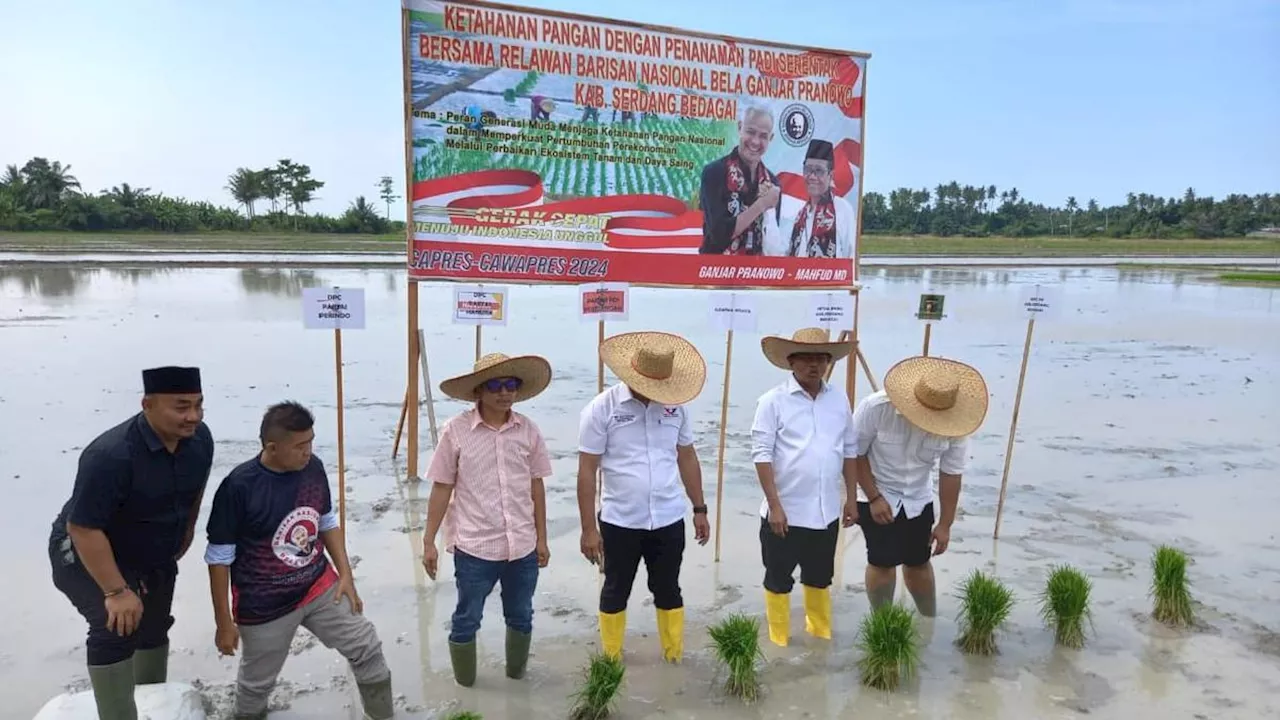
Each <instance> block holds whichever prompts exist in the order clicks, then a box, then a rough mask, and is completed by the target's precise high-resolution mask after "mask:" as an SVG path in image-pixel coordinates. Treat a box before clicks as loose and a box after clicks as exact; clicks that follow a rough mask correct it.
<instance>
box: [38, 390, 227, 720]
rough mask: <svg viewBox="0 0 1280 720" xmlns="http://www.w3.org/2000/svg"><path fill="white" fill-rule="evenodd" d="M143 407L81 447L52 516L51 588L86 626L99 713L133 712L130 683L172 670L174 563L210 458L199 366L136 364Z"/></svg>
mask: <svg viewBox="0 0 1280 720" xmlns="http://www.w3.org/2000/svg"><path fill="white" fill-rule="evenodd" d="M142 391H143V395H142V411H141V412H139V413H137V414H136V415H133V416H131V417H130V418H129V419H128V420H125V421H124V422H122V423H120V424H119V425H116V426H115V427H113V428H111V429H109V430H107V431H105V432H103V433H102V434H101V435H99V436H98V437H97V438H95V439H94V440H93V442H91V443H89V444H88V446H87V447H85V449H84V451H83V452H81V453H80V462H79V466H78V469H77V470H76V478H75V489H74V490H73V491H72V493H71V497H70V498H69V499H68V500H67V502H66V504H65V505H63V507H62V511H61V512H60V513H59V514H58V517H57V519H56V520H54V522H53V527H52V528H51V531H50V536H49V560H50V562H51V564H52V566H53V567H52V570H53V584H54V586H55V587H56V588H58V590H59V591H61V592H62V593H63V594H64V595H66V596H67V599H69V600H70V601H71V603H72V604H73V605H74V606H75V608H76V610H77V611H78V612H79V613H80V614H81V615H82V616H83V617H84V619H85V621H86V622H87V624H88V635H87V637H86V638H85V644H84V646H85V655H86V657H87V661H88V667H89V682H90V684H91V685H92V686H93V696H94V701H95V703H96V705H97V709H98V717H100V718H103V720H132V719H133V718H136V717H137V715H138V710H137V706H136V704H135V703H134V688H135V685H145V684H155V683H163V682H165V681H166V679H167V678H168V667H169V628H170V627H171V626H172V625H173V616H172V614H171V608H172V605H173V591H174V585H175V583H176V581H177V577H178V560H180V559H181V558H182V556H183V555H184V554H186V552H187V550H188V549H189V548H190V546H191V540H192V537H193V536H194V533H195V523H196V518H197V516H198V515H199V514H200V501H201V499H202V498H203V497H204V491H205V486H206V485H207V484H208V481H209V471H210V468H211V467H212V465H213V436H212V435H211V434H210V432H209V427H208V426H207V425H205V424H204V394H203V391H202V389H201V384H200V369H199V368H194V367H173V366H166V367H157V368H150V369H147V370H143V371H142Z"/></svg>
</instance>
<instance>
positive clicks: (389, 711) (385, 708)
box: [356, 675, 396, 720]
mask: <svg viewBox="0 0 1280 720" xmlns="http://www.w3.org/2000/svg"><path fill="white" fill-rule="evenodd" d="M356 687H357V688H358V689H359V690H360V703H361V704H362V705H363V706H364V717H365V720H388V718H392V717H395V714H396V711H395V708H394V707H393V706H392V701H393V699H392V696H391V676H390V675H388V676H387V679H386V680H379V681H378V682H372V683H362V684H358V685H356Z"/></svg>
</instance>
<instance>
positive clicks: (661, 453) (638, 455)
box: [578, 332, 711, 662]
mask: <svg viewBox="0 0 1280 720" xmlns="http://www.w3.org/2000/svg"><path fill="white" fill-rule="evenodd" d="M600 356H601V358H602V359H603V360H604V363H605V365H608V366H609V369H610V370H612V371H613V374H614V375H616V376H617V377H618V379H619V380H620V381H621V382H620V383H619V384H617V385H614V386H613V387H611V388H609V389H608V390H605V391H604V392H603V393H601V394H599V395H597V396H596V397H595V398H594V399H592V400H591V402H590V403H589V404H588V405H587V406H586V407H585V408H583V410H582V416H581V426H580V432H579V437H578V513H579V515H580V516H581V520H582V540H581V549H582V554H583V556H585V557H586V558H587V560H589V561H591V562H592V563H598V564H601V565H602V566H603V569H604V586H603V587H602V588H601V590H600V644H601V647H602V650H603V652H604V653H605V654H606V655H610V656H613V657H621V656H622V639H623V635H624V634H625V633H626V627H627V613H626V610H627V600H628V599H629V598H630V596H631V586H632V584H633V583H634V582H635V578H636V570H637V569H638V568H639V566H640V561H641V560H642V559H643V560H644V564H645V571H646V574H648V576H649V591H650V592H651V593H653V604H654V607H655V608H656V609H657V614H658V637H659V640H660V642H661V644H662V656H663V658H664V659H666V660H667V661H668V662H679V661H680V659H681V657H682V656H683V654H684V598H683V597H682V596H681V594H680V564H681V561H682V559H683V557H684V547H685V523H684V517H685V513H686V512H688V507H689V503H690V502H692V504H693V527H694V538H695V539H696V540H697V541H698V544H699V545H705V544H706V543H707V539H708V538H709V537H710V536H711V524H710V522H709V521H708V520H707V506H706V504H705V503H704V500H703V496H702V469H701V467H700V466H699V464H698V454H697V452H696V451H695V450H694V447H693V429H692V426H691V425H690V422H689V414H688V411H687V410H686V409H685V408H684V407H682V406H683V405H684V404H685V403H687V402H689V401H690V400H693V399H694V398H695V397H697V396H698V393H700V392H701V391H702V385H703V383H704V382H705V381H706V376H707V365H706V362H705V361H704V360H703V359H702V356H701V355H700V354H699V353H698V350H697V348H695V347H694V346H693V344H692V343H690V342H689V341H687V340H685V339H683V338H680V337H677V336H675V335H670V334H668V333H659V332H636V333H625V334H622V335H616V336H614V337H611V338H609V339H608V340H606V341H605V342H604V343H603V344H602V345H601V346H600ZM597 470H599V471H600V473H601V476H602V480H603V483H602V488H603V490H602V493H601V495H602V497H601V500H600V510H599V517H598V518H597V516H596V498H595V484H596V471H597ZM686 497H687V500H686ZM597 520H598V522H599V525H598V526H597Z"/></svg>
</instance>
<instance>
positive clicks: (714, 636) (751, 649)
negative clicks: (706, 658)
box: [707, 613, 764, 702]
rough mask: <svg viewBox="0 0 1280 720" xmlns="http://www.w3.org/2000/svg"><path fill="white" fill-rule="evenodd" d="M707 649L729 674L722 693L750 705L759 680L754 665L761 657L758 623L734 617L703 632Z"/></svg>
mask: <svg viewBox="0 0 1280 720" xmlns="http://www.w3.org/2000/svg"><path fill="white" fill-rule="evenodd" d="M707 634H709V635H710V636H711V647H712V649H713V650H714V652H715V656H716V660H718V661H719V662H720V663H721V664H722V665H724V666H725V668H726V669H727V670H728V671H729V677H728V679H727V680H725V684H724V689H725V692H727V693H729V694H730V695H735V696H737V697H739V698H742V699H743V700H745V701H746V702H754V701H755V700H756V698H758V697H759V696H760V679H759V677H757V675H756V661H757V660H760V659H762V658H763V657H764V653H763V652H761V650H760V621H759V619H757V618H754V617H748V616H746V615H743V614H741V613H734V614H733V615H730V616H729V617H727V618H725V619H724V620H722V621H721V622H719V623H717V624H715V625H712V626H711V627H709V628H707Z"/></svg>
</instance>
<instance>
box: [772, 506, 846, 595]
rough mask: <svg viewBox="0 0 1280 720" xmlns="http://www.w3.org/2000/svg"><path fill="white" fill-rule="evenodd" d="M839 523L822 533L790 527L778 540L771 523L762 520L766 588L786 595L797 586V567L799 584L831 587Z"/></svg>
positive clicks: (833, 524)
mask: <svg viewBox="0 0 1280 720" xmlns="http://www.w3.org/2000/svg"><path fill="white" fill-rule="evenodd" d="M839 523H840V521H839V520H836V521H833V522H832V523H831V524H830V525H828V526H827V527H825V528H823V529H822V530H811V529H809V528H801V527H789V528H787V534H786V536H784V537H778V536H777V535H776V534H774V532H773V530H772V529H771V528H770V527H769V521H768V520H763V519H762V520H761V521H760V556H761V560H763V561H764V589H765V590H768V591H769V592H771V593H778V594H781V595H785V594H787V593H789V592H791V588H792V587H794V586H795V577H794V576H795V572H796V566H797V565H799V566H800V584H801V585H805V586H808V587H811V588H817V589H819V590H821V589H822V588H826V587H831V578H832V577H834V576H835V574H836V540H837V538H838V537H839V533H840V527H839Z"/></svg>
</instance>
